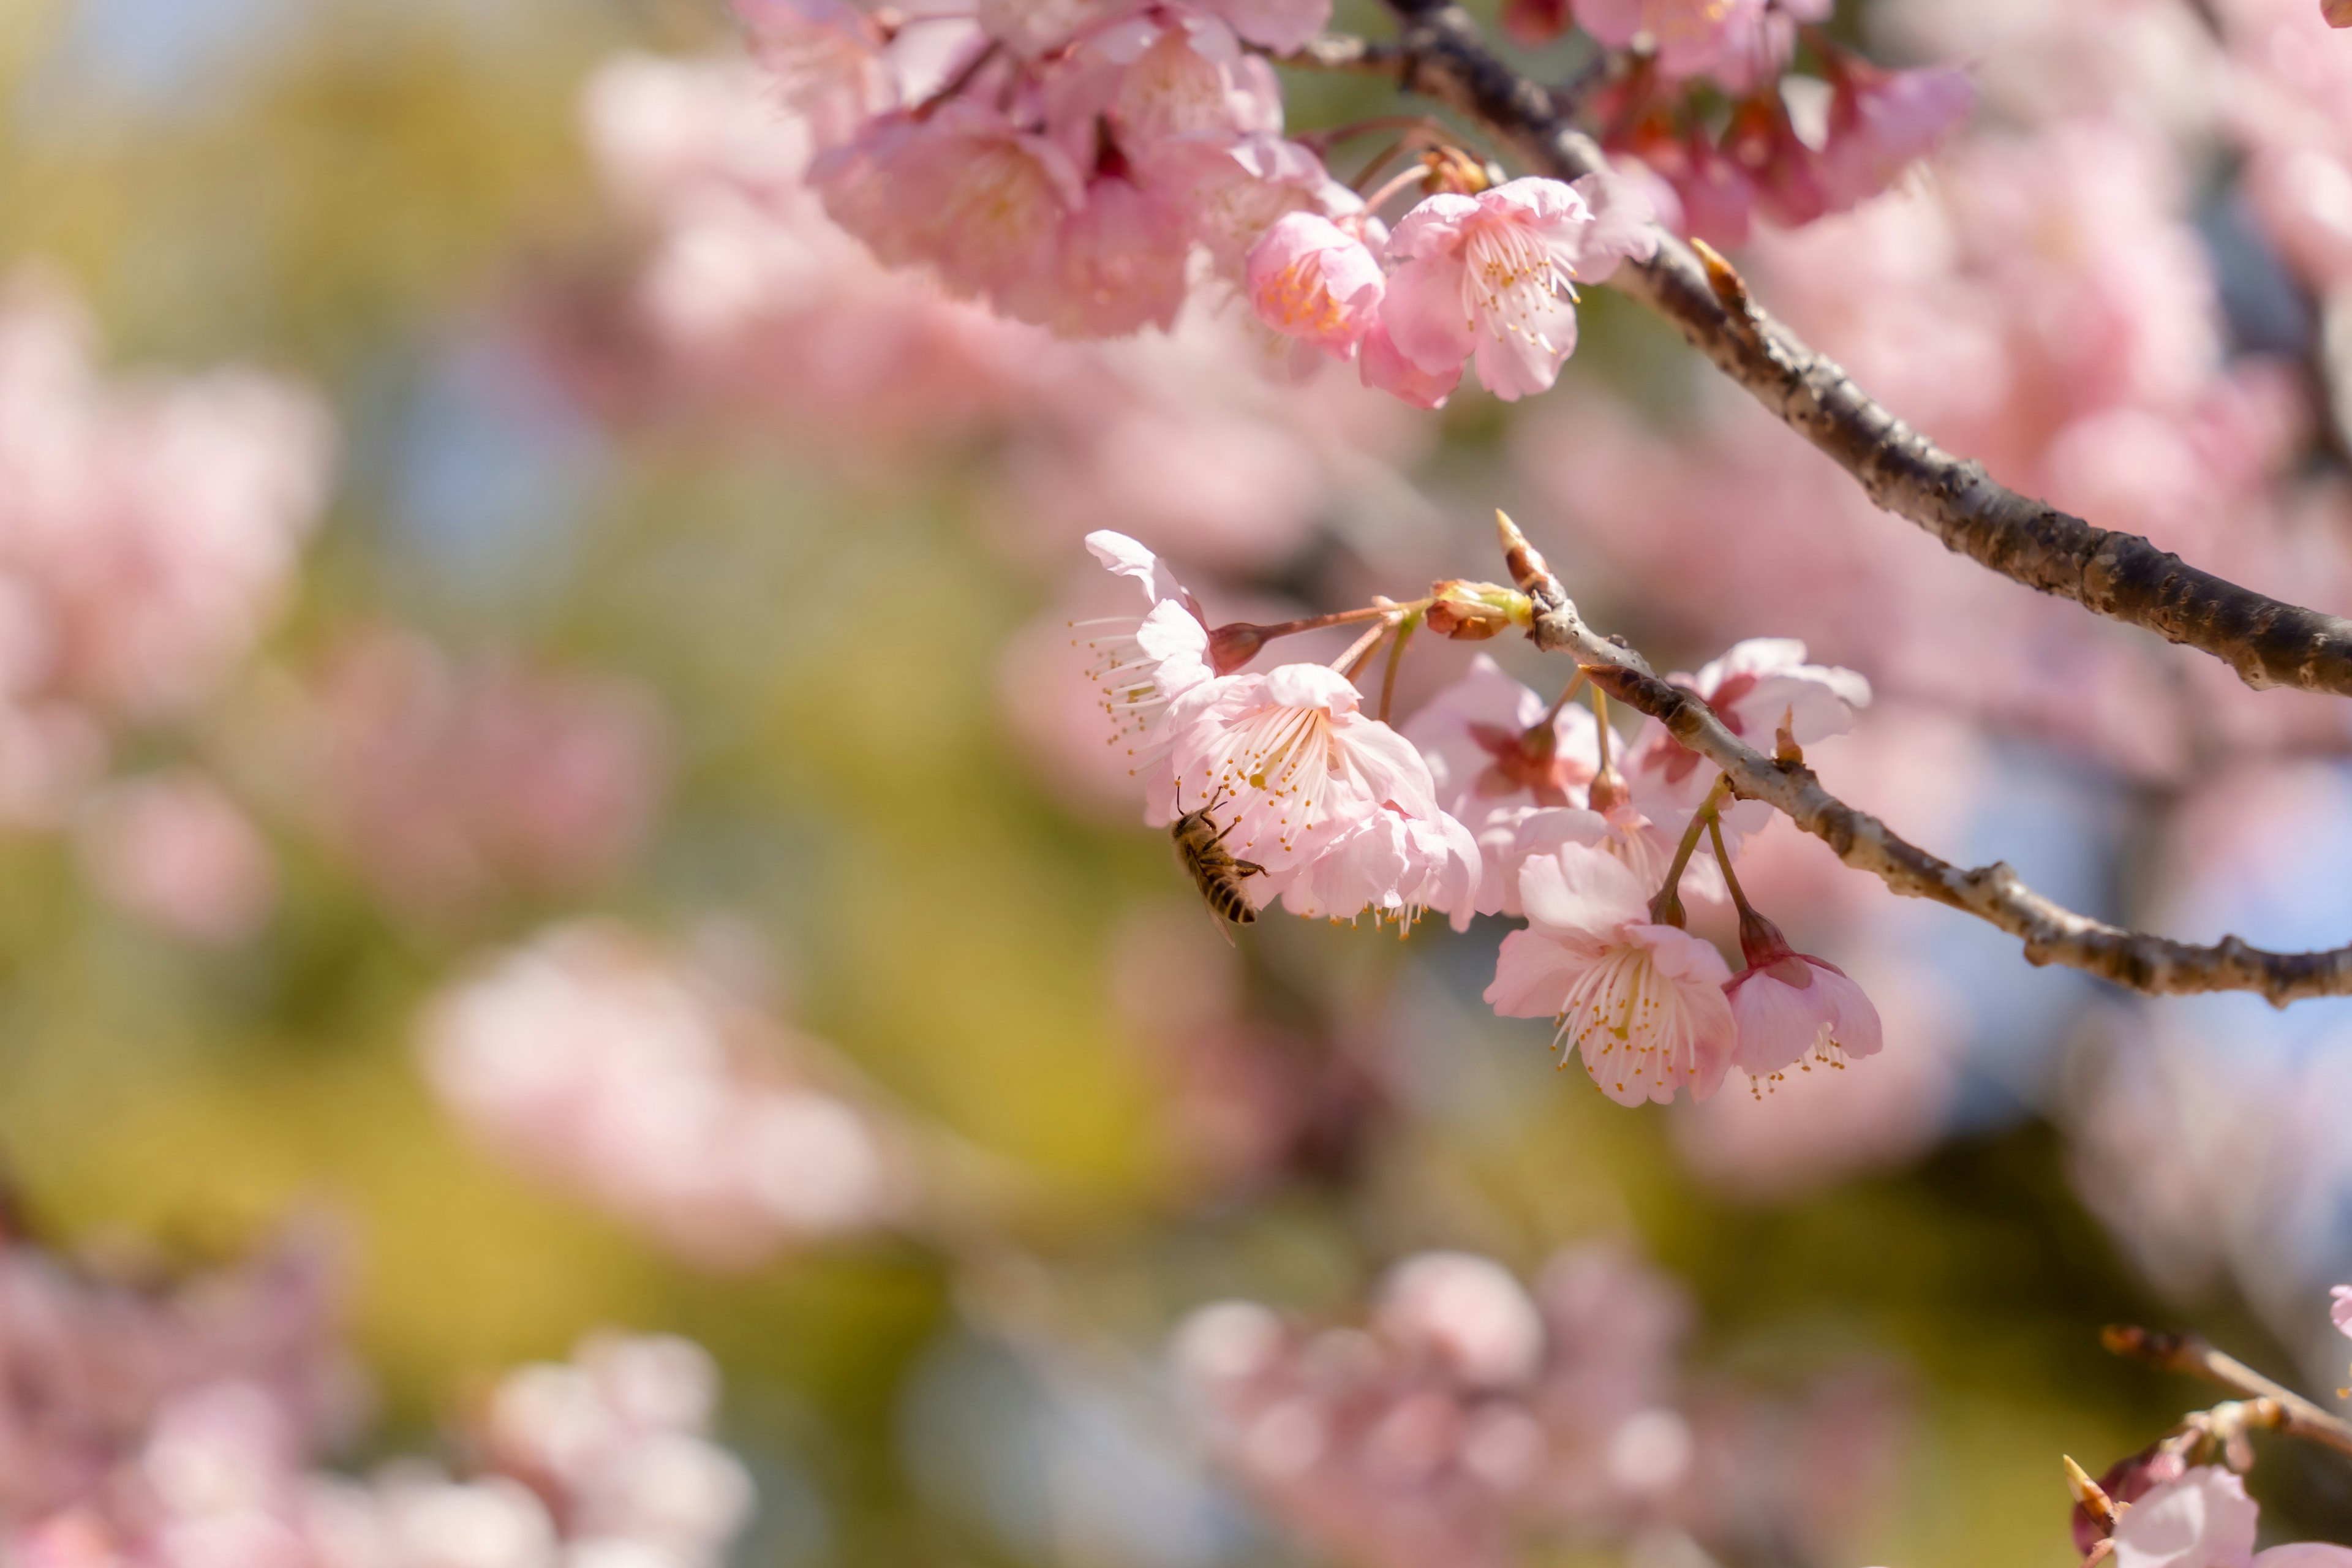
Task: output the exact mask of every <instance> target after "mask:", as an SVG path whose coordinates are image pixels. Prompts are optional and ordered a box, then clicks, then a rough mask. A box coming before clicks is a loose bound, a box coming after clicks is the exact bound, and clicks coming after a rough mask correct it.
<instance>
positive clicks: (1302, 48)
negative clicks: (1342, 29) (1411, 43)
mask: <svg viewBox="0 0 2352 1568" xmlns="http://www.w3.org/2000/svg"><path fill="white" fill-rule="evenodd" d="M1271 58H1273V60H1274V62H1275V63H1276V65H1285V66H1298V67H1300V68H1304V69H1307V70H1322V71H1357V72H1360V73H1362V74H1364V75H1367V76H1392V75H1394V74H1395V73H1396V72H1398V71H1400V70H1402V69H1403V68H1404V50H1403V48H1402V47H1400V46H1398V45H1396V44H1381V43H1375V42H1373V41H1372V40H1371V39H1370V38H1360V37H1355V36H1354V35H1353V34H1349V33H1327V34H1325V35H1324V36H1323V37H1319V38H1309V39H1307V41H1306V42H1305V43H1303V44H1301V45H1299V46H1298V47H1297V48H1295V49H1293V50H1291V51H1290V52H1289V53H1288V54H1279V55H1275V56H1273V57H1271Z"/></svg>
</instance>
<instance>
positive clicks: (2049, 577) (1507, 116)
mask: <svg viewBox="0 0 2352 1568" xmlns="http://www.w3.org/2000/svg"><path fill="white" fill-rule="evenodd" d="M1386 4H1387V5H1388V7H1389V9H1390V10H1391V11H1392V12H1394V13H1395V15H1396V16H1397V18H1398V20H1399V22H1400V23H1401V24H1402V29H1403V32H1402V38H1401V39H1400V40H1399V43H1398V45H1397V46H1396V47H1395V48H1394V50H1393V52H1391V53H1382V52H1381V46H1378V45H1374V44H1368V43H1365V42H1363V41H1362V40H1360V39H1338V38H1333V39H1318V40H1317V41H1316V42H1315V43H1314V44H1311V45H1309V46H1308V47H1307V48H1306V49H1305V50H1302V51H1300V52H1299V53H1298V54H1297V55H1295V56H1292V57H1289V58H1290V60H1291V63H1294V64H1297V65H1303V66H1321V65H1324V64H1325V63H1326V58H1327V57H1328V60H1329V62H1330V64H1329V68H1337V69H1352V70H1379V69H1395V70H1396V71H1397V72H1398V75H1399V80H1400V82H1401V84H1402V86H1403V87H1404V88H1405V89H1408V90H1411V91H1414V92H1419V93H1422V94H1423V95H1425V96H1427V97H1430V98H1433V99H1436V100H1439V101H1440V102H1443V103H1445V104H1449V105H1451V106H1452V107H1453V108H1454V109H1456V110H1460V111H1462V112H1463V113H1465V114H1466V115H1468V116H1470V117H1471V118H1472V119H1474V120H1475V121H1478V122H1479V123H1480V124H1481V125H1483V126H1485V127H1486V130H1487V131H1489V132H1492V133H1493V134H1494V135H1495V136H1496V138H1497V139H1498V140H1499V141H1501V142H1503V143H1504V144H1506V145H1507V146H1509V147H1510V148H1512V149H1513V150H1514V151H1515V152H1517V154H1518V155H1519V157H1520V158H1521V159H1522V160H1523V161H1524V162H1525V163H1526V164H1527V166H1528V167H1529V168H1530V169H1533V170H1535V171H1536V172H1538V173H1539V174H1549V175H1552V176H1555V177H1557V178H1559V179H1563V180H1573V179H1576V178H1579V177H1580V176H1581V175H1585V174H1592V173H1594V172H1596V171H1598V170H1601V169H1604V168H1606V167H1607V166H1608V160H1607V158H1606V156H1605V155H1604V154H1603V153H1602V152H1601V148H1600V146H1599V144H1598V143H1596V142H1593V140H1592V139H1591V137H1589V136H1586V135H1584V134H1583V133H1582V132H1579V131H1577V130H1576V129H1575V128H1574V126H1573V125H1572V124H1571V123H1570V120H1569V118H1568V116H1567V115H1566V114H1565V113H1564V112H1563V110H1562V109H1561V106H1560V104H1559V100H1557V99H1555V98H1554V96H1553V95H1552V94H1551V93H1549V92H1548V91H1547V90H1545V89H1544V88H1542V87H1541V86H1539V85H1538V84H1537V83H1535V82H1532V81H1529V80H1528V79H1526V78H1525V77H1522V76H1520V75H1518V74H1517V72H1515V71H1512V70H1511V69H1509V68H1507V67H1506V66H1504V65H1503V64H1502V62H1501V61H1499V60H1497V59H1496V58H1495V57H1494V55H1493V54H1492V53H1490V52H1489V51H1488V50H1487V48H1486V42H1485V39H1484V37H1482V36H1481V34H1480V33H1479V31H1478V26H1477V24H1476V23H1475V22H1474V21H1473V20H1472V19H1471V18H1470V16H1469V15H1468V14H1467V13H1466V12H1465V11H1464V10H1463V9H1462V8H1461V7H1460V6H1458V5H1454V4H1452V3H1451V0H1386ZM1612 284H1613V285H1614V286H1616V287H1618V288H1621V289H1624V290H1625V291H1626V292H1628V293H1630V294H1633V296H1634V297H1636V298H1637V299H1640V300H1643V301H1644V302H1645V303H1647V304H1648V305H1650V306H1651V307H1652V308H1653V309H1654V310H1657V311H1658V312H1659V313H1660V314H1662V315H1664V317H1665V318H1666V319H1667V320H1668V321H1672V322H1673V323H1674V324H1675V326H1676V327H1678V328H1679V329H1681V331H1682V334H1683V336H1684V337H1685V339H1687V340H1688V341H1689V342H1691V344H1692V345H1693V346H1694V347H1696V348H1697V349H1698V350H1699V352H1700V353H1704V354H1706V357H1707V358H1708V359H1709V360H1711V361H1713V362H1714V363H1715V365H1716V367H1717V369H1719V370H1721V371H1722V372H1723V373H1724V374H1726V375H1727V376H1729V377H1730V378H1731V379H1732V380H1734V381H1736V382H1738V384H1740V385H1741V386H1743V387H1746V388H1747V389H1748V392H1749V394H1750V395H1753V396H1754V397H1755V398H1756V400H1757V401H1758V402H1759V403H1761V404H1762V405H1764V406H1765V407H1766V408H1768V409H1769V410H1771V412H1772V413H1773V414H1774V415H1775V416H1777V417H1778V418H1780V421H1781V422H1782V423H1783V424H1785V425H1788V426H1790V428H1792V429H1794V430H1796V431H1797V432H1798V433H1799V434H1801V435H1802V436H1803V437H1805V438H1806V439H1808V440H1810V441H1811V442H1812V443H1813V445H1814V446H1816V447H1820V448H1821V449H1822V451H1823V452H1826V453H1828V454H1829V456H1830V457H1832V458H1834V459H1836V461H1837V462H1838V464H1839V465H1840V466H1841V467H1843V468H1844V469H1845V470H1846V471H1847V472H1848V473H1850V474H1852V475H1853V477H1854V478H1855V479H1858V480H1860V481H1861V483H1862V487H1863V489H1864V491H1866V492H1867V493H1868V494H1869V496H1870V499H1871V500H1873V501H1874V502H1875V503H1876V504H1877V505H1878V506H1880V507H1881V508H1883V509H1885V510H1888V511H1892V512H1895V513H1896V514H1898V515H1899V516H1902V517H1905V518H1908V519H1909V520H1910V521H1913V522H1915V523H1916V524H1917V525H1918V526H1919V527H1921V528H1923V529H1925V530H1926V531H1927V532H1929V533H1931V534H1933V535H1935V537H1936V538H1937V539H1939V540H1941V541H1942V542H1943V543H1944V545H1945V546H1946V548H1948V549H1950V550H1953V551H1957V552H1959V553H1961V554H1963V555H1967V556H1969V558H1970V559H1972V560H1974V561H1976V562H1978V563H1980V564H1982V565H1985V566H1988V567H1990V568H1991V569H1992V570H1993V571H1995V572H1998V573H2000V574H2002V575H2003V576H2006V577H2009V578H2011V579H2013V580H2015V581H2016V582H2019V583H2022V584H2025V585H2026V586H2028V587H2030V588H2036V589H2039V590H2040V591H2042V593H2045V594H2053V595H2057V596H2058V597H2060V598H2065V599H2072V600H2074V602H2075V603H2076V604H2079V605H2083V606H2084V608H2085V609H2088V610H2092V611H2094V612H2095V613H2097V614H2099V615H2102V616H2108V617H2110V618H2111V619H2114V620H2118V621H2124V622H2126V623H2128V624H2130V625H2132V626H2140V627H2144V628H2145V629H2147V630H2148V631H2152V632H2155V633H2156V634H2157V635H2158V636H2159V637H2164V638H2166V639H2168V640H2169V641H2172V642H2177V643H2186V644H2188V645H2189V647H2195V648H2200V649H2202V650H2203V651H2204V652H2206V653H2209V654H2211V655H2212V656H2213V657H2214V658H2219V659H2221V661H2222V662H2223V663H2225V664H2227V665H2229V666H2230V668H2232V669H2234V670H2236V671H2237V672H2238V675H2239V678H2240V679H2242V680H2244V681H2245V682H2246V684H2247V685H2249V686H2253V687H2270V686H2289V687H2299V688H2301V689H2304V690H2306V691H2329V692H2335V693H2336V694H2338V695H2345V696H2352V621H2347V620H2344V619H2342V618H2339V617H2337V616H2328V615H2322V614H2320V613H2319V612H2317V611H2314V610H2306V609H2303V608H2300V607H2298V606H2296V605H2288V604H2284V603H2281V602H2280V601H2278V600H2276V599H2272V598H2269V597H2266V596H2265V595H2261V594H2257V593H2254V592H2253V591H2252V590H2251V589H2248V588H2242V587H2240V586H2239V585H2238V584H2234V583H2231V582H2228V581H2226V580H2224V579H2222V578H2221V577H2217V576H2214V575H2213V574H2211V573H2210V572H2202V571H2200V570H2198V569H2197V568H2196V567H2194V566H2190V565H2189V564H2187V563H2184V562H2182V561H2181V560H2180V558H2179V557H2178V556H2176V555H2173V554H2171V553H2170V552H2167V551H2162V550H2158V548H2157V547H2156V546H2155V545H2153V544H2151V543H2149V542H2147V540H2145V539H2142V538H2140V537H2139V536H2138V535H2137V534H2130V533H2117V532H2111V531H2107V530H2105V529H2100V528H2094V527H2092V526H2091V525H2090V524H2089V523H2087V522H2085V521H2083V520H2082V519H2081V518H2078V517H2074V516H2072V515H2070V514H2069V513H2066V512H2063V511H2060V510H2058V509H2057V508H2055V507H2053V506H2051V505H2049V504H2047V503H2046V502H2042V501H2039V500H2033V499H2032V497H2029V496H2023V495H2020V494H2018V493H2017V492H2016V491H2014V490H2011V489H2008V488H2006V487H2005V486H2003V485H2000V484H1999V483H1997V482H1995V481H1994V480H1993V479H1991V478H1990V476H1988V475H1987V474H1986V472H1985V470H1984V468H1983V467H1982V466H1981V465H1980V464H1978V463H1975V462H1972V461H1968V460H1964V459H1962V458H1957V457H1955V456H1953V455H1952V454H1951V453H1949V452H1947V451H1945V450H1944V449H1943V448H1942V447H1938V446H1937V445H1936V444H1935V442H1933V441H1931V440H1929V439H1928V438H1927V437H1926V436H1924V435H1922V434H1920V433H1919V432H1918V431H1916V430H1914V429H1913V428H1911V426H1908V425H1906V424H1905V423H1904V422H1903V421H1902V420H1901V419H1898V418H1896V417H1895V415H1894V414H1892V413H1891V412H1889V411H1888V410H1887V409H1886V408H1885V407H1883V406H1882V405H1879V404H1878V403H1877V402H1876V401H1874V399H1873V398H1872V397H1871V396H1870V395H1869V394H1868V393H1866V392H1864V390H1863V389H1862V388H1861V387H1859V386H1857V385H1855V384H1854V382H1853V378H1852V377H1851V376H1849V375H1847V374H1846V373H1845V372H1844V371H1843V369H1841V368H1840V367H1839V366H1838V365H1837V364H1836V363H1834V362H1832V361H1831V360H1830V359H1828V358H1827V357H1825V356H1824V355H1822V354H1819V353H1815V352H1814V351H1813V350H1811V348H1809V347H1807V346H1806V344H1805V343H1804V342H1803V341H1802V340H1801V339H1800V338H1799V337H1798V336H1797V335H1796V334H1795V333H1794V332H1791V331H1789V329H1788V328H1786V327H1784V326H1782V325H1781V324H1780V322H1778V321H1774V320H1772V318H1771V317H1770V316H1769V315H1767V314H1766V313H1765V312H1764V311H1762V310H1759V309H1758V308H1757V307H1756V306H1755V304H1754V303H1753V302H1752V301H1750V300H1748V296H1747V291H1746V288H1745V286H1744V285H1743V284H1741V283H1740V282H1739V279H1738V275H1737V274H1735V273H1733V272H1732V271H1731V269H1730V268H1729V267H1727V266H1726V265H1724V263H1723V262H1722V259H1721V258H1719V257H1711V258H1708V259H1707V260H1702V259H1701V258H1700V256H1699V254H1698V253H1696V252H1695V251H1694V250H1693V249H1692V247H1689V246H1687V245H1685V244H1684V243H1683V242H1682V241H1681V240H1680V239H1679V238H1677V237H1675V236H1674V235H1672V234H1668V233H1666V232H1665V231H1664V230H1661V231H1660V233H1659V245H1658V250H1657V254H1656V256H1655V257H1654V258H1652V259H1651V260H1649V261H1646V262H1641V263H1628V264H1627V265H1625V266H1623V267H1621V268H1619V269H1618V272H1617V274H1616V276H1615V278H1613V279H1612Z"/></svg>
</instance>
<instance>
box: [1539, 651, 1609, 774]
mask: <svg viewBox="0 0 2352 1568" xmlns="http://www.w3.org/2000/svg"><path fill="white" fill-rule="evenodd" d="M1583 685H1584V668H1583V667H1582V666H1581V665H1580V666H1578V667H1577V671H1576V679H1573V680H1571V681H1570V682H1569V683H1568V689H1567V690H1565V691H1563V692H1561V693H1560V694H1559V701H1557V702H1555V703H1553V704H1552V705H1551V711H1549V713H1546V714H1545V715H1544V716H1543V722H1542V723H1541V724H1540V725H1538V728H1539V729H1545V730H1549V729H1550V728H1551V727H1552V725H1554V724H1555V723H1557V722H1559V710H1561V709H1563V708H1565V707H1567V706H1568V702H1569V699H1570V698H1571V697H1574V696H1575V695H1576V693H1577V691H1578V689H1580V688H1581V687H1582V686H1583ZM1608 761H1609V759H1608V757H1607V756H1606V755H1605V754H1604V755H1603V756H1602V758H1601V764H1602V765H1603V766H1604V767H1605V766H1606V765H1607V764H1608Z"/></svg>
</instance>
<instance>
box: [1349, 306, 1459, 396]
mask: <svg viewBox="0 0 2352 1568" xmlns="http://www.w3.org/2000/svg"><path fill="white" fill-rule="evenodd" d="M1357 363H1358V368H1359V370H1360V372H1361V373H1362V375H1363V380H1364V384H1365V385H1366V386H1369V387H1370V388H1371V389H1372V390H1373V391H1374V392H1385V393H1387V394H1388V395H1390V396H1391V397H1394V398H1396V399H1398V400H1399V401H1401V402H1404V403H1410V404H1412V405H1413V406H1414V407H1415V408H1443V407H1444V406H1445V400H1446V399H1447V398H1449V397H1451V396H1453V395H1454V388H1455V387H1457V386H1459V385H1461V384H1462V366H1461V365H1460V364H1458V363H1457V364H1455V365H1454V366H1453V367H1452V368H1450V369H1447V370H1444V371H1435V372H1432V371H1425V370H1423V369H1422V368H1421V366H1419V365H1417V364H1415V363H1412V361H1411V360H1409V359H1407V358H1405V357H1404V355H1403V353H1402V352H1400V351H1399V350H1398V348H1397V346H1396V340H1395V339H1394V338H1392V337H1391V336H1389V330H1388V327H1387V325H1386V324H1385V323H1383V322H1381V321H1374V322H1373V323H1372V325H1371V328H1370V331H1366V332H1365V334H1364V339H1363V342H1362V343H1361V344H1360V348H1359V353H1358V355H1357Z"/></svg>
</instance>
